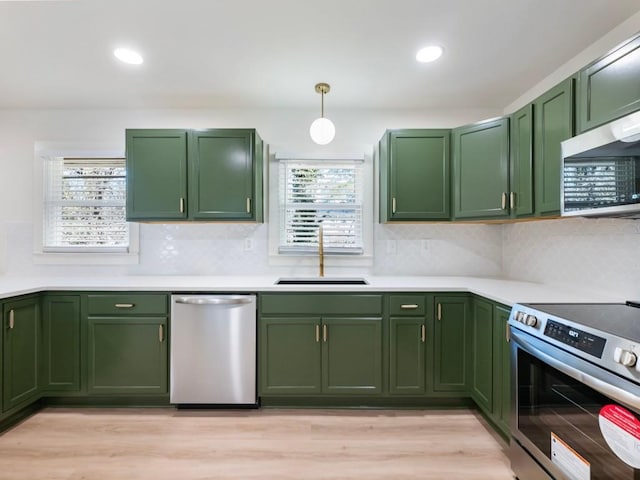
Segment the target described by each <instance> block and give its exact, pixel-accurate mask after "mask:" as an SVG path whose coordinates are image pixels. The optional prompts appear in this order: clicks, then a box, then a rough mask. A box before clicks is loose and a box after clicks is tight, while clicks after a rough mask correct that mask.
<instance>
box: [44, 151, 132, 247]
mask: <svg viewBox="0 0 640 480" xmlns="http://www.w3.org/2000/svg"><path fill="white" fill-rule="evenodd" d="M43 183H44V199H45V201H44V232H43V233H44V235H43V246H42V247H43V248H42V249H43V251H44V252H94V253H95V252H98V253H109V252H113V253H126V252H128V249H129V224H128V223H127V222H126V207H125V201H126V176H125V159H124V158H68V157H47V158H46V159H45V170H44V182H43Z"/></svg>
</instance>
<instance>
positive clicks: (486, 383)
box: [471, 298, 494, 414]
mask: <svg viewBox="0 0 640 480" xmlns="http://www.w3.org/2000/svg"><path fill="white" fill-rule="evenodd" d="M472 323H473V328H472V329H471V332H472V333H471V336H472V352H473V354H472V357H471V358H472V362H471V363H472V365H471V397H472V398H473V399H474V400H475V402H476V403H477V404H478V406H479V407H480V408H482V409H483V410H484V411H485V412H487V413H489V414H491V412H492V411H493V381H494V378H493V373H494V371H493V370H494V369H493V362H494V352H493V305H492V304H491V303H490V302H488V301H486V300H481V299H479V298H474V300H473V322H472Z"/></svg>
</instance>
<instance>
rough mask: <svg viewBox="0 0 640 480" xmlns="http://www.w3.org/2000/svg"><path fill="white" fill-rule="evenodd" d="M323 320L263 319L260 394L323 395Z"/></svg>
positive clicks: (316, 318) (312, 318)
mask: <svg viewBox="0 0 640 480" xmlns="http://www.w3.org/2000/svg"><path fill="white" fill-rule="evenodd" d="M320 327H321V325H320V317H311V318H268V317H263V318H261V319H260V352H259V357H258V358H259V359H260V394H261V395H279V394H318V393H320V392H321V391H322V377H321V366H322V359H321V355H322V350H321V347H322V344H321V342H320Z"/></svg>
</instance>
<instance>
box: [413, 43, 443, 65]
mask: <svg viewBox="0 0 640 480" xmlns="http://www.w3.org/2000/svg"><path fill="white" fill-rule="evenodd" d="M442 52H443V50H442V47H439V46H438V45H430V46H428V47H424V48H421V49H420V50H418V53H416V60H417V61H419V62H420V63H429V62H433V61H435V60H437V59H439V58H440V57H441V56H442Z"/></svg>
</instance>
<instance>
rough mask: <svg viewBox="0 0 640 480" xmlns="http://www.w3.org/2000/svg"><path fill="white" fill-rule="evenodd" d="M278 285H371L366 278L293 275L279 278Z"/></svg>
mask: <svg viewBox="0 0 640 480" xmlns="http://www.w3.org/2000/svg"><path fill="white" fill-rule="evenodd" d="M276 285H369V282H367V281H366V280H365V279H364V278H331V277H314V278H301V277H291V278H279V279H278V280H277V281H276Z"/></svg>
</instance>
